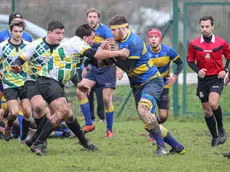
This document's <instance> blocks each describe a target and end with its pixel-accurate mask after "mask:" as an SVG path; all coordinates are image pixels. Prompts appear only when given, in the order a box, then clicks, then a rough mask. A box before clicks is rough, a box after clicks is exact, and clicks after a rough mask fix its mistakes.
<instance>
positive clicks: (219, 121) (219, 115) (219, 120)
mask: <svg viewBox="0 0 230 172" xmlns="http://www.w3.org/2000/svg"><path fill="white" fill-rule="evenodd" d="M212 112H213V114H214V116H215V118H216V122H217V127H218V128H222V127H223V122H222V109H221V107H220V106H219V107H218V108H217V109H216V110H212Z"/></svg>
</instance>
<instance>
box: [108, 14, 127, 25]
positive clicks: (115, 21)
mask: <svg viewBox="0 0 230 172" xmlns="http://www.w3.org/2000/svg"><path fill="white" fill-rule="evenodd" d="M124 23H128V20H127V19H126V18H125V16H123V15H119V14H117V15H115V16H114V17H113V18H112V19H111V20H110V21H109V25H120V24H124Z"/></svg>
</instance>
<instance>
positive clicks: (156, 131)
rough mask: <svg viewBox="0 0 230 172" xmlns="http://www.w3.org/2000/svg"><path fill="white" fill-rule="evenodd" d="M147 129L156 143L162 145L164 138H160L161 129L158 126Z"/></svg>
mask: <svg viewBox="0 0 230 172" xmlns="http://www.w3.org/2000/svg"><path fill="white" fill-rule="evenodd" d="M148 131H149V133H150V134H151V135H152V136H153V137H154V138H155V140H156V143H157V145H159V146H164V140H163V138H162V135H161V130H160V127H159V126H157V127H156V128H154V129H151V130H148Z"/></svg>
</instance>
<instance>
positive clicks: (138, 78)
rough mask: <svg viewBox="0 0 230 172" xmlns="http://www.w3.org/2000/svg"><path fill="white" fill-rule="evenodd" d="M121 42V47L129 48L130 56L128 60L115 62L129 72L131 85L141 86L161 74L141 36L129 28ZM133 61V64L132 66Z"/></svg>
mask: <svg viewBox="0 0 230 172" xmlns="http://www.w3.org/2000/svg"><path fill="white" fill-rule="evenodd" d="M119 44H120V48H121V49H122V48H127V49H129V51H130V56H129V58H128V60H118V61H117V62H116V63H115V64H116V65H117V66H118V67H120V68H121V69H122V70H123V71H125V72H126V73H127V75H128V77H129V81H130V86H131V87H138V86H141V85H143V84H145V83H146V82H148V81H150V80H151V79H153V78H155V77H156V76H157V75H160V74H159V72H158V69H157V67H156V66H154V65H153V61H152V60H151V56H150V54H149V53H148V52H147V49H146V45H145V43H144V41H143V40H142V38H141V37H140V36H138V35H136V34H135V33H133V32H131V31H130V30H129V32H128V36H127V37H126V39H125V40H123V41H121V42H120V43H119ZM131 61H132V63H133V65H132V66H130V63H131Z"/></svg>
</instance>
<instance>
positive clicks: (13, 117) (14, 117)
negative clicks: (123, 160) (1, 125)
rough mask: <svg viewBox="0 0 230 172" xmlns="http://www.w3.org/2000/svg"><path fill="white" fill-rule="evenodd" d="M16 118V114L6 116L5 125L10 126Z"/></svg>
mask: <svg viewBox="0 0 230 172" xmlns="http://www.w3.org/2000/svg"><path fill="white" fill-rule="evenodd" d="M16 119H17V117H16V116H8V121H7V127H12V126H13V123H14V121H15V120H16Z"/></svg>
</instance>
